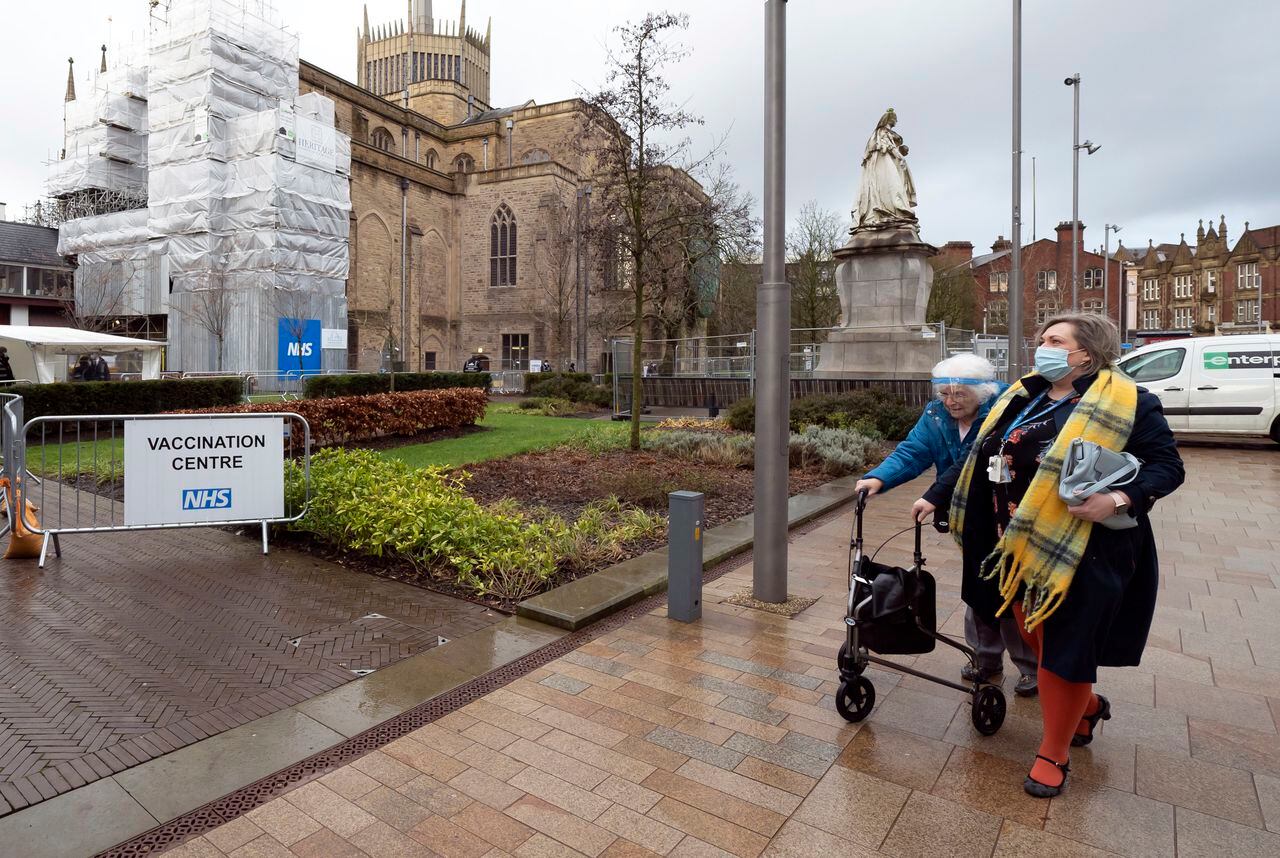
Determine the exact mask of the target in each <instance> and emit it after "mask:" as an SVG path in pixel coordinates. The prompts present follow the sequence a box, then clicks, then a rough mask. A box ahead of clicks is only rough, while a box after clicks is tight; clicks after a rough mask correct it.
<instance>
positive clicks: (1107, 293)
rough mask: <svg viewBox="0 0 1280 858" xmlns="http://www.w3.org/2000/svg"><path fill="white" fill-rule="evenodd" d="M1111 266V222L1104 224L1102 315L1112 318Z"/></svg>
mask: <svg viewBox="0 0 1280 858" xmlns="http://www.w3.org/2000/svg"><path fill="white" fill-rule="evenodd" d="M1110 268H1111V224H1109V223H1104V224H1103V225H1102V315H1104V316H1106V317H1107V318H1108V319H1110V318H1111V290H1110V289H1109V288H1108V287H1109V286H1110V283H1109V282H1108V280H1107V277H1108V273H1107V272H1108V270H1109V269H1110Z"/></svg>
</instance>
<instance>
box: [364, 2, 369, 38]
mask: <svg viewBox="0 0 1280 858" xmlns="http://www.w3.org/2000/svg"><path fill="white" fill-rule="evenodd" d="M364 40H365V41H366V42H367V41H369V4H368V3H366V4H364Z"/></svg>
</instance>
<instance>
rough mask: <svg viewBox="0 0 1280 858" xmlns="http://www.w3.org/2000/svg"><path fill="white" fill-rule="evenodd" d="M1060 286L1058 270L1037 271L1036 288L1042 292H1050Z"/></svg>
mask: <svg viewBox="0 0 1280 858" xmlns="http://www.w3.org/2000/svg"><path fill="white" fill-rule="evenodd" d="M1057 288H1058V272H1057V271H1037V272H1036V289H1038V290H1039V291H1041V292H1049V291H1053V290H1055V289H1057Z"/></svg>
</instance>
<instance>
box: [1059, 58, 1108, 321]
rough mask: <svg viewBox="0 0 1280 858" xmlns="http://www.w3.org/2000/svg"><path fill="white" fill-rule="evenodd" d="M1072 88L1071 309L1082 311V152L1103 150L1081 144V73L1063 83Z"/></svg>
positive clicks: (1088, 142) (1091, 143) (1089, 143)
mask: <svg viewBox="0 0 1280 858" xmlns="http://www.w3.org/2000/svg"><path fill="white" fill-rule="evenodd" d="M1063 83H1064V84H1066V85H1067V86H1069V87H1072V93H1071V94H1072V99H1071V100H1072V102H1073V105H1074V111H1073V123H1072V135H1071V309H1072V311H1073V312H1077V313H1078V312H1079V311H1080V150H1081V149H1084V150H1086V151H1088V153H1089V154H1090V155H1092V154H1093V153H1094V152H1097V151H1098V150H1099V149H1101V148H1102V146H1100V145H1094V144H1093V142H1091V141H1089V140H1086V141H1084V142H1083V143H1081V142H1080V73H1079V72H1076V73H1075V74H1073V75H1072V76H1071V77H1069V78H1067V79H1066V80H1064V81H1063Z"/></svg>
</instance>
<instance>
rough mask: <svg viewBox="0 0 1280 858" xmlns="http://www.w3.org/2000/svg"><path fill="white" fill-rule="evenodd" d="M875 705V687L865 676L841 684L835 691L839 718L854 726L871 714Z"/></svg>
mask: <svg viewBox="0 0 1280 858" xmlns="http://www.w3.org/2000/svg"><path fill="white" fill-rule="evenodd" d="M875 705H876V687H875V686H874V685H872V684H871V680H870V679H867V678H866V677H865V676H859V677H858V678H857V679H855V680H853V682H842V683H840V687H839V688H838V689H836V711H837V712H839V713H840V717H841V718H843V719H844V720H846V721H852V722H854V723H855V724H856V723H857V722H859V721H861V720H862V719H863V718H866V717H867V716H868V715H870V714H871V709H872V707H873V706H875Z"/></svg>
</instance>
